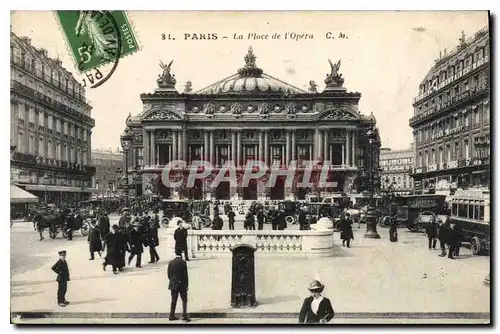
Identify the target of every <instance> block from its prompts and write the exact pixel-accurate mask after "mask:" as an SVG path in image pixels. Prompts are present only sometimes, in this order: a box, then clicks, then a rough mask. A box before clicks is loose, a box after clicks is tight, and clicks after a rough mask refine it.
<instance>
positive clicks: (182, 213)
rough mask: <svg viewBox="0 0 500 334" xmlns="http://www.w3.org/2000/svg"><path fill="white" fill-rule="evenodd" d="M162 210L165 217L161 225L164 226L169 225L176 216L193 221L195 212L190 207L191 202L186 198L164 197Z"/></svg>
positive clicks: (186, 221)
mask: <svg viewBox="0 0 500 334" xmlns="http://www.w3.org/2000/svg"><path fill="white" fill-rule="evenodd" d="M162 210H163V219H162V221H161V225H162V226H163V227H168V226H169V222H170V220H171V219H172V218H174V217H179V218H181V219H182V220H183V221H184V222H185V223H191V222H192V220H193V214H192V213H191V211H190V209H189V203H188V202H187V201H185V200H173V199H163V200H162Z"/></svg>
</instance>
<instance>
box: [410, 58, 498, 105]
mask: <svg viewBox="0 0 500 334" xmlns="http://www.w3.org/2000/svg"><path fill="white" fill-rule="evenodd" d="M488 62H489V56H488V55H486V56H484V58H482V59H479V60H478V61H476V62H474V63H473V64H472V65H469V66H467V67H466V68H464V69H463V70H461V71H458V72H457V73H455V75H454V76H452V77H449V78H448V79H446V80H445V81H443V82H441V83H439V84H438V85H437V86H436V87H435V88H433V89H430V90H428V91H427V92H425V93H422V94H420V95H419V96H417V97H415V98H414V99H413V104H415V103H417V102H419V101H421V100H422V99H425V98H426V97H428V96H429V95H431V94H433V93H434V92H437V91H438V90H440V89H441V88H443V87H445V86H448V85H449V84H451V83H453V82H455V81H456V80H458V79H460V78H461V77H463V76H464V75H466V74H468V73H470V72H471V71H473V70H475V69H477V68H478V67H481V66H482V65H484V64H486V63H488Z"/></svg>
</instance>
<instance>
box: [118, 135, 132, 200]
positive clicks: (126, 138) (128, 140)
mask: <svg viewBox="0 0 500 334" xmlns="http://www.w3.org/2000/svg"><path fill="white" fill-rule="evenodd" d="M120 141H121V144H122V149H123V152H124V153H125V188H126V193H125V205H126V206H128V192H129V191H128V188H129V186H128V151H129V150H130V146H131V145H132V136H131V135H130V134H129V132H128V129H125V132H124V133H123V135H121V136H120Z"/></svg>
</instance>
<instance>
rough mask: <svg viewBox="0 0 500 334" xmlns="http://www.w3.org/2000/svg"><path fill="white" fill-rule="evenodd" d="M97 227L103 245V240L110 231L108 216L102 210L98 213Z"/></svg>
mask: <svg viewBox="0 0 500 334" xmlns="http://www.w3.org/2000/svg"><path fill="white" fill-rule="evenodd" d="M97 222H98V223H97V228H98V229H99V230H100V232H101V233H100V234H101V241H102V244H103V246H102V247H104V241H105V240H106V236H107V235H108V234H109V232H110V228H111V226H110V224H109V218H108V216H107V215H106V214H105V213H104V212H102V213H101V214H99V215H98V217H97Z"/></svg>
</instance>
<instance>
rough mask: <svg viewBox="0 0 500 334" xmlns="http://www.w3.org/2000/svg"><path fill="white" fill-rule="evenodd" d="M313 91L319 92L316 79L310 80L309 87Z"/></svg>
mask: <svg viewBox="0 0 500 334" xmlns="http://www.w3.org/2000/svg"><path fill="white" fill-rule="evenodd" d="M307 90H308V91H309V92H311V93H317V92H318V85H317V84H316V82H315V81H314V80H311V81H309V88H308V89H307Z"/></svg>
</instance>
